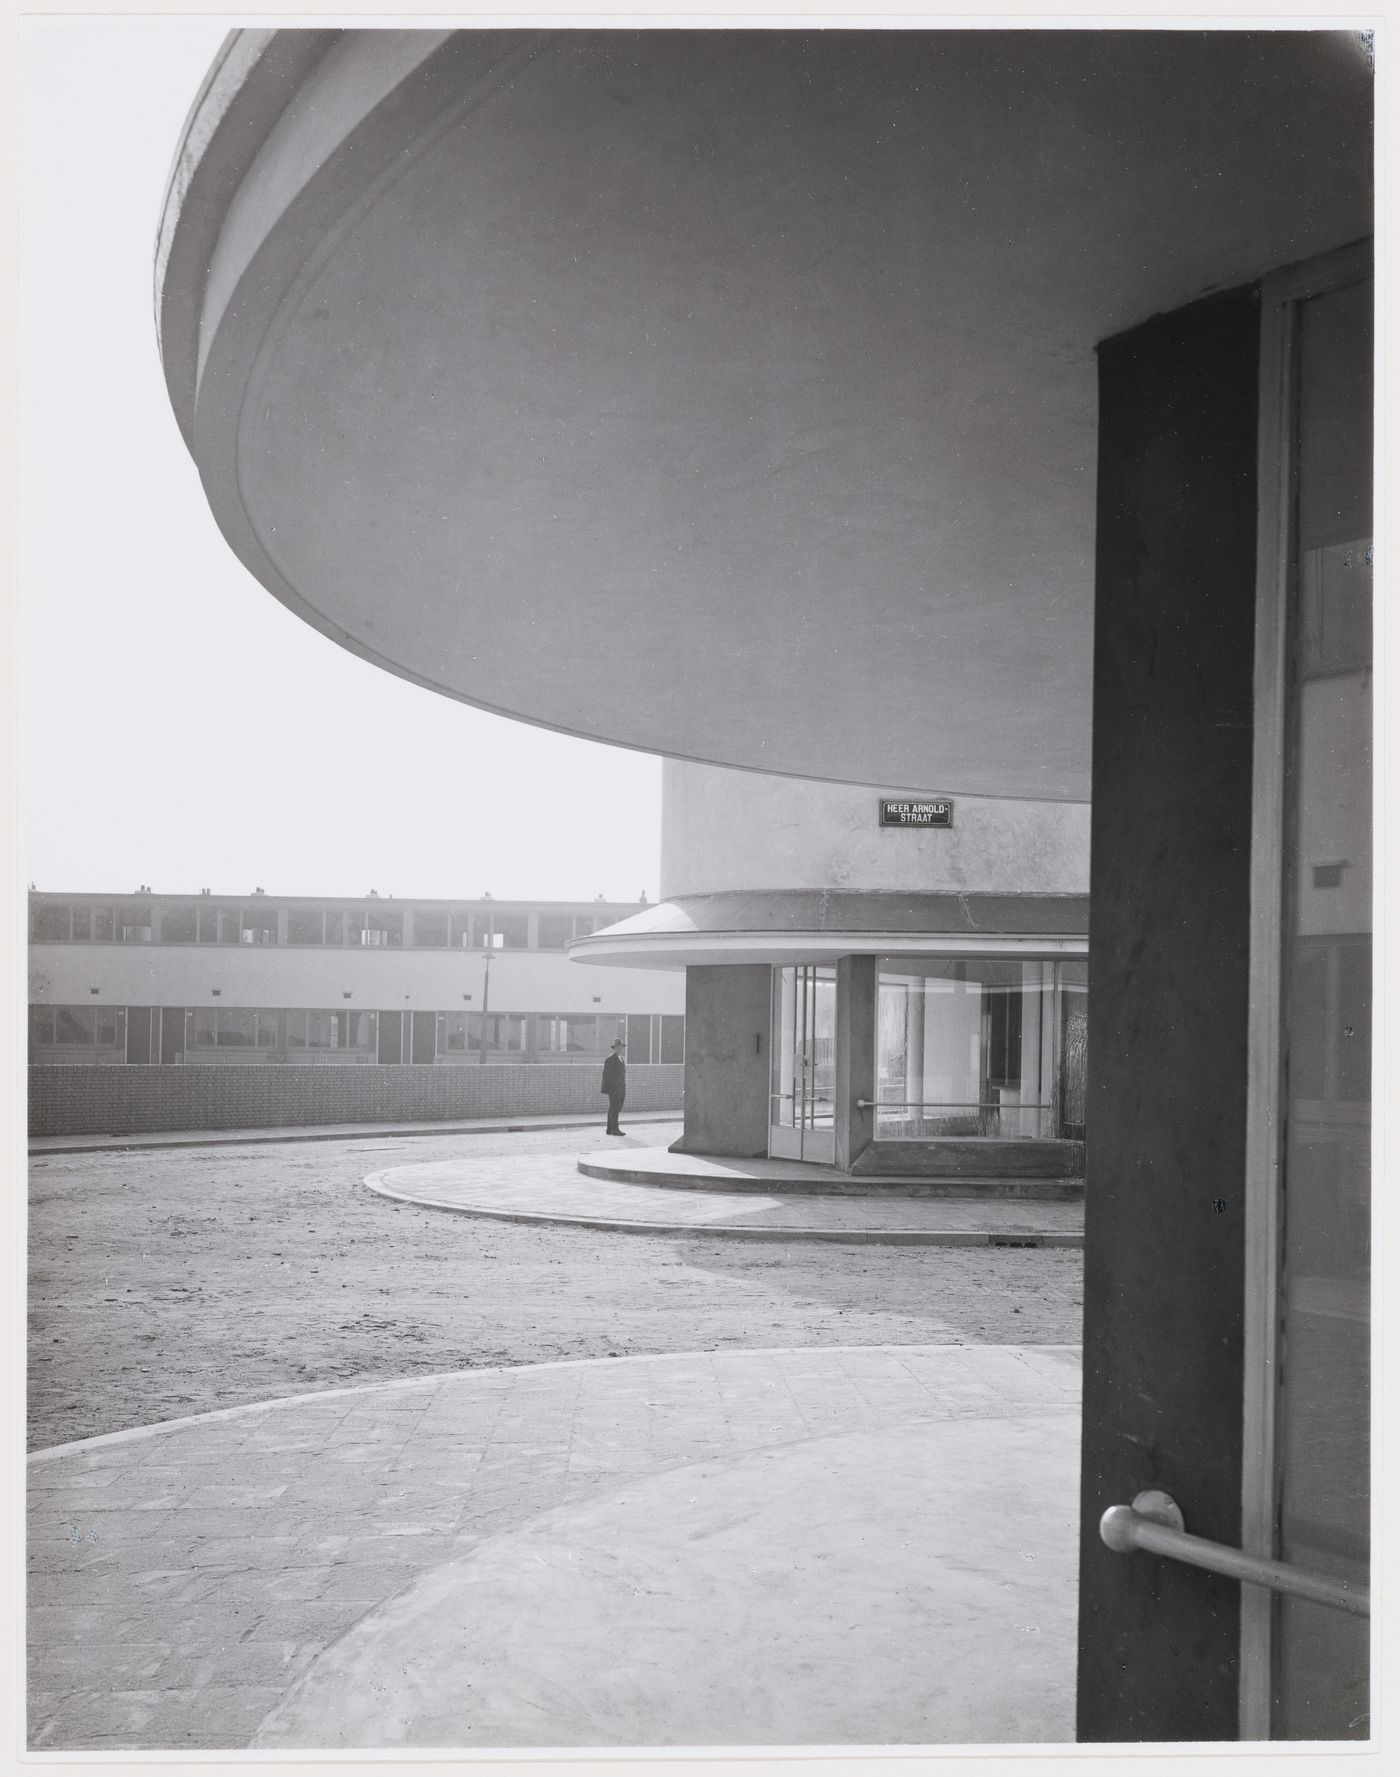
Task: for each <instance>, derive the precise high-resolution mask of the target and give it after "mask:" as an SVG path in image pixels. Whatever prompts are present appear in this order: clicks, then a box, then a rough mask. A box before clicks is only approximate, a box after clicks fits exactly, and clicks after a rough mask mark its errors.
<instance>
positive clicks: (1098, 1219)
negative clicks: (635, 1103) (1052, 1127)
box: [1078, 291, 1259, 1741]
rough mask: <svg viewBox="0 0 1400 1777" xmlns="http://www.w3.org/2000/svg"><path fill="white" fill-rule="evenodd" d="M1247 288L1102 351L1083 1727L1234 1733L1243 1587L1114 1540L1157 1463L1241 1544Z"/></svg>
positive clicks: (1094, 1731)
mask: <svg viewBox="0 0 1400 1777" xmlns="http://www.w3.org/2000/svg"><path fill="white" fill-rule="evenodd" d="M1258 365H1259V309H1258V304H1257V301H1256V298H1255V293H1254V292H1252V291H1245V292H1242V293H1241V292H1237V293H1232V294H1230V295H1227V296H1221V297H1217V298H1214V299H1210V300H1206V301H1203V302H1199V303H1194V304H1192V305H1191V306H1190V307H1188V308H1185V309H1181V310H1178V311H1177V312H1176V313H1174V314H1169V315H1164V316H1160V317H1158V318H1157V319H1155V320H1152V321H1148V322H1146V323H1145V324H1144V325H1143V326H1141V327H1138V328H1136V329H1134V330H1133V331H1132V332H1130V333H1126V334H1123V335H1120V336H1119V337H1118V338H1116V339H1112V340H1109V341H1108V342H1107V343H1106V344H1104V345H1103V346H1101V347H1100V349H1099V451H1098V540H1097V561H1096V570H1095V583H1096V592H1095V620H1094V742H1093V746H1094V753H1093V797H1094V821H1093V836H1092V842H1091V855H1090V905H1091V914H1090V933H1089V1008H1088V1009H1089V1056H1090V1061H1089V1087H1088V1111H1087V1125H1088V1170H1087V1182H1086V1203H1085V1251H1084V1444H1083V1466H1082V1475H1083V1480H1082V1493H1081V1502H1080V1537H1081V1546H1080V1568H1079V1682H1078V1738H1079V1739H1080V1740H1085V1741H1142V1740H1232V1739H1235V1738H1237V1736H1238V1731H1239V1728H1238V1699H1239V1626H1240V1588H1239V1586H1238V1584H1237V1583H1236V1582H1235V1581H1233V1580H1227V1579H1221V1578H1218V1577H1216V1576H1214V1575H1212V1574H1208V1573H1204V1572H1201V1571H1200V1570H1199V1569H1197V1568H1194V1567H1186V1566H1184V1565H1183V1564H1181V1563H1180V1562H1175V1561H1158V1560H1152V1559H1149V1558H1147V1557H1146V1556H1141V1555H1134V1556H1122V1555H1115V1554H1112V1553H1110V1551H1109V1550H1108V1549H1106V1548H1105V1547H1104V1545H1103V1543H1102V1541H1101V1540H1100V1538H1099V1530H1098V1526H1099V1518H1100V1516H1101V1514H1102V1513H1103V1511H1104V1509H1105V1507H1107V1506H1110V1505H1118V1504H1126V1503H1128V1502H1130V1501H1131V1500H1132V1498H1133V1496H1134V1494H1136V1493H1138V1492H1139V1491H1140V1490H1142V1489H1145V1488H1149V1487H1160V1488H1164V1489H1165V1490H1166V1491H1167V1492H1169V1493H1171V1494H1172V1495H1173V1497H1174V1498H1175V1499H1176V1500H1177V1501H1178V1502H1179V1503H1180V1505H1181V1507H1182V1510H1183V1511H1184V1512H1185V1514H1186V1522H1187V1525H1188V1527H1189V1529H1190V1530H1191V1531H1192V1532H1194V1534H1195V1535H1197V1536H1203V1537H1208V1538H1210V1539H1211V1540H1212V1541H1215V1542H1221V1543H1227V1544H1232V1545H1234V1546H1235V1547H1238V1546H1239V1542H1240V1510H1241V1477H1242V1452H1243V1425H1242V1398H1243V1335H1244V1163H1245V1104H1246V1084H1247V1077H1246V1061H1247V1050H1246V1036H1247V1028H1248V1005H1249V867H1250V833H1251V778H1250V768H1251V756H1252V746H1253V720H1254V717H1253V672H1254V579H1255V532H1256V525H1257V489H1256V480H1257V471H1256V439H1257V432H1258V401H1259V387H1258V383H1259V372H1258Z"/></svg>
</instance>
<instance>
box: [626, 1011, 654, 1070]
mask: <svg viewBox="0 0 1400 1777" xmlns="http://www.w3.org/2000/svg"><path fill="white" fill-rule="evenodd" d="M627 1059H628V1061H632V1062H641V1063H645V1062H649V1061H650V1060H651V1014H650V1013H649V1012H636V1013H633V1014H632V1015H631V1016H630V1017H629V1018H628V1020H627Z"/></svg>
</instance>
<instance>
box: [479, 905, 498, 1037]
mask: <svg viewBox="0 0 1400 1777" xmlns="http://www.w3.org/2000/svg"><path fill="white" fill-rule="evenodd" d="M492 923H493V924H494V923H495V922H494V921H493V922H492ZM494 936H495V934H494V932H492V931H486V932H483V934H482V938H481V943H482V948H483V949H484V950H485V952H486V980H485V982H484V983H483V984H482V989H481V1048H480V1050H479V1051H478V1053H477V1057H476V1059H477V1061H478V1063H479V1064H480V1065H481V1066H483V1067H484V1066H485V1064H486V1014H487V1013H488V1012H489V1011H490V1010H491V951H492V948H493V946H492V939H493V938H494Z"/></svg>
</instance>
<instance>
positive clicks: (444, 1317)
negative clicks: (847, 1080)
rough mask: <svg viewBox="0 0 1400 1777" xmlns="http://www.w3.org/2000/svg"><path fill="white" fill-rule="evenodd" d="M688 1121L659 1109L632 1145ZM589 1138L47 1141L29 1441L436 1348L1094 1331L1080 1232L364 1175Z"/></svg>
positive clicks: (390, 1369)
mask: <svg viewBox="0 0 1400 1777" xmlns="http://www.w3.org/2000/svg"><path fill="white" fill-rule="evenodd" d="M678 1133H679V1127H678V1126H675V1127H671V1126H666V1125H649V1126H648V1127H647V1128H646V1130H645V1132H644V1136H643V1137H642V1138H641V1139H640V1140H638V1141H637V1142H636V1144H635V1145H637V1146H654V1145H659V1144H663V1143H666V1142H669V1141H671V1140H672V1139H674V1137H675V1135H676V1134H678ZM588 1145H590V1144H589V1143H588V1141H587V1139H586V1138H585V1137H582V1136H581V1135H580V1133H579V1131H577V1130H556V1131H549V1132H543V1131H541V1132H532V1133H529V1134H518V1135H495V1136H485V1135H466V1136H461V1135H459V1136H444V1137H442V1138H437V1137H427V1138H421V1139H411V1140H403V1141H398V1142H395V1141H391V1140H386V1138H384V1137H383V1136H376V1137H373V1138H366V1139H364V1140H362V1141H336V1142H288V1143H277V1144H268V1145H262V1146H256V1147H238V1148H183V1149H178V1150H173V1151H145V1152H137V1153H101V1154H64V1155H58V1154H49V1155H43V1156H39V1157H37V1158H35V1159H34V1160H33V1162H32V1163H31V1168H30V1199H29V1240H30V1284H29V1349H30V1356H29V1435H30V1446H31V1448H39V1447H43V1446H45V1445H49V1444H57V1443H64V1442H67V1441H68V1440H69V1439H73V1438H82V1437H90V1436H93V1435H95V1434H97V1433H99V1432H107V1431H118V1430H121V1429H122V1428H124V1427H126V1426H131V1425H141V1424H147V1423H150V1422H152V1421H156V1420H161V1419H171V1418H176V1417H178V1416H180V1415H181V1414H186V1413H200V1412H204V1411H206V1410H208V1409H210V1408H213V1407H226V1406H235V1405H240V1404H242V1403H244V1402H248V1401H256V1400H265V1399H269V1398H272V1397H275V1396H278V1395H285V1394H297V1393H301V1392H304V1391H310V1390H313V1389H322V1388H335V1387H340V1386H343V1385H345V1384H347V1383H357V1382H370V1381H388V1380H391V1379H393V1378H397V1377H404V1376H413V1375H422V1374H426V1373H429V1372H432V1371H436V1370H450V1369H471V1368H481V1367H488V1366H491V1365H497V1364H531V1363H543V1362H548V1361H550V1360H556V1359H566V1358H597V1357H608V1356H624V1355H631V1354H634V1353H643V1352H666V1351H698V1350H733V1349H737V1348H750V1347H761V1346H781V1345H876V1344H936V1343H943V1342H947V1343H972V1344H1018V1345H1021V1344H1024V1345H1032V1344H1044V1343H1052V1344H1057V1343H1074V1342H1076V1341H1077V1340H1078V1339H1079V1336H1080V1315H1081V1293H1080V1279H1081V1259H1080V1254H1079V1253H1078V1252H1076V1251H1072V1250H1064V1249H1055V1248H1046V1249H1037V1250H1031V1251H1021V1250H998V1249H988V1248H976V1247H972V1248H968V1247H863V1246H842V1245H839V1244H836V1243H833V1242H820V1243H811V1244H804V1243H801V1242H794V1243H793V1244H792V1245H791V1246H786V1247H774V1246H772V1245H769V1244H766V1243H764V1244H758V1243H753V1244H749V1243H742V1242H737V1241H725V1240H722V1239H713V1240H711V1239H696V1238H686V1239H679V1240H675V1239H661V1238H653V1237H648V1236H640V1235H635V1234H607V1233H602V1232H594V1231H592V1230H588V1229H582V1228H549V1227H534V1226H526V1225H521V1224H511V1223H503V1222H490V1221H484V1220H479V1219H476V1218H474V1217H468V1216H454V1215H444V1214H442V1213H440V1212H437V1211H433V1210H426V1209H419V1208H416V1207H414V1206H412V1205H408V1204H397V1203H392V1202H390V1201H388V1200H387V1199H385V1198H382V1197H377V1196H375V1195H373V1194H372V1193H371V1192H369V1191H367V1190H366V1189H365V1187H364V1184H363V1179H364V1176H365V1174H366V1173H368V1172H371V1171H374V1170H376V1169H377V1168H381V1167H385V1166H392V1165H397V1164H409V1163H412V1162H414V1161H418V1160H424V1161H426V1160H449V1159H456V1158H466V1157H470V1158H473V1159H479V1158H482V1157H485V1156H500V1157H501V1158H502V1159H507V1158H509V1157H510V1156H512V1155H517V1154H560V1153H564V1154H567V1153H576V1152H578V1151H579V1150H580V1149H581V1148H583V1147H586V1146H588ZM594 1145H596V1144H594ZM626 1145H629V1146H630V1145H634V1144H632V1143H628V1144H626Z"/></svg>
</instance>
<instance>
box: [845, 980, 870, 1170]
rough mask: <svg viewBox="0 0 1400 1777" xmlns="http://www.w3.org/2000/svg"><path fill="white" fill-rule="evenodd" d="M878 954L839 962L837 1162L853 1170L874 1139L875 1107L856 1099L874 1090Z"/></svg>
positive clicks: (866, 1096) (868, 1096) (868, 1094)
mask: <svg viewBox="0 0 1400 1777" xmlns="http://www.w3.org/2000/svg"><path fill="white" fill-rule="evenodd" d="M875 991H876V987H875V958H874V957H873V956H843V957H841V958H840V959H839V960H838V962H837V964H836V1164H837V1165H838V1166H839V1167H841V1168H842V1169H843V1170H844V1171H847V1172H849V1171H850V1169H851V1167H852V1166H853V1165H854V1164H855V1162H856V1160H858V1159H859V1157H860V1156H861V1154H863V1153H864V1152H865V1150H866V1149H867V1148H868V1147H869V1146H870V1144H871V1142H872V1141H873V1140H874V1139H875V1113H874V1111H873V1110H869V1109H867V1110H859V1109H857V1106H856V1100H857V1099H859V1098H866V1099H871V1098H874V1096H875Z"/></svg>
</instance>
